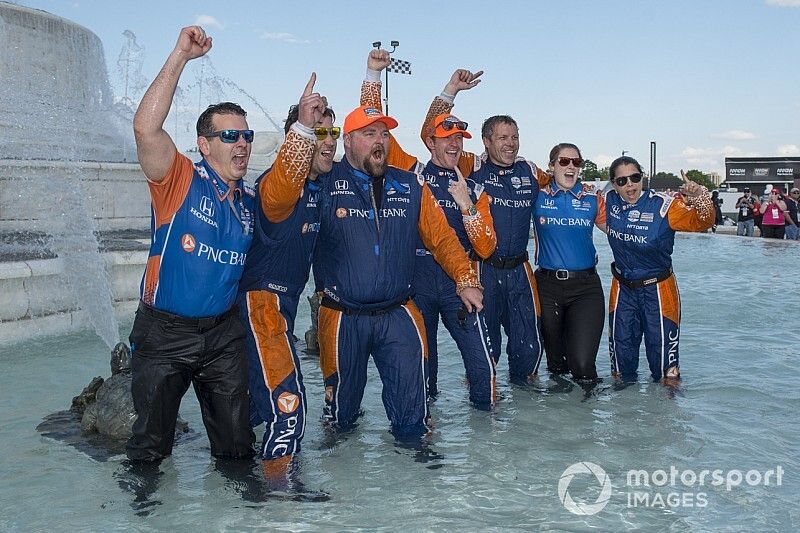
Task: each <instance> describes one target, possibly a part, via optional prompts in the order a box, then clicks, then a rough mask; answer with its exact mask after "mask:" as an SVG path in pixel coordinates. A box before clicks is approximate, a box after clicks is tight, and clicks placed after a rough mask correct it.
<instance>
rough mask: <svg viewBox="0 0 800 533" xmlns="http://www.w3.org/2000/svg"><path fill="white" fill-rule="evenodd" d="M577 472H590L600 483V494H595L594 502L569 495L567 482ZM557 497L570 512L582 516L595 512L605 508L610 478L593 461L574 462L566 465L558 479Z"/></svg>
mask: <svg viewBox="0 0 800 533" xmlns="http://www.w3.org/2000/svg"><path fill="white" fill-rule="evenodd" d="M578 474H592V475H594V477H595V479H597V482H598V483H599V484H600V487H601V488H600V494H599V495H598V496H597V499H596V500H595V502H594V503H586V502H582V501H575V500H574V499H573V498H572V496H571V495H570V493H569V490H568V489H569V484H570V483H571V482H572V479H573V478H574V477H575V476H576V475H578ZM558 498H559V499H560V500H561V503H562V505H564V508H565V509H566V510H567V511H569V512H570V513H572V514H576V515H583V516H586V515H594V514H597V513H599V512H600V511H602V510H603V509H604V508H605V506H606V504H607V503H608V500H609V499H610V498H611V480H610V479H608V474H606V471H605V470H603V468H602V467H600V466H598V465H596V464H594V463H590V462H588V461H584V462H582V463H575V464H573V465H570V466H568V467H567V469H566V470H564V473H563V474H561V478H560V479H559V480H558Z"/></svg>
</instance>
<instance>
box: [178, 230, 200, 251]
mask: <svg viewBox="0 0 800 533" xmlns="http://www.w3.org/2000/svg"><path fill="white" fill-rule="evenodd" d="M181 246H182V247H183V251H184V252H186V253H187V254H190V253H192V252H194V248H195V246H197V241H195V240H194V235H192V234H191V233H184V235H183V237H181Z"/></svg>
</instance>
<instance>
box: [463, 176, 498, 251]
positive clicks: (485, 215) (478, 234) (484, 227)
mask: <svg viewBox="0 0 800 533" xmlns="http://www.w3.org/2000/svg"><path fill="white" fill-rule="evenodd" d="M475 207H476V208H477V209H478V213H477V214H476V215H475V216H472V217H466V216H465V217H464V229H466V230H467V236H468V237H469V242H470V244H472V249H473V250H475V253H476V254H478V255H479V256H480V257H482V258H483V259H486V258H487V257H489V256H490V255H492V254H493V253H494V250H495V248H497V234H495V232H494V220H493V219H492V213H491V210H490V208H489V195H488V194H486V193H485V192H481V196H480V198H478V201H477V202H476V203H475Z"/></svg>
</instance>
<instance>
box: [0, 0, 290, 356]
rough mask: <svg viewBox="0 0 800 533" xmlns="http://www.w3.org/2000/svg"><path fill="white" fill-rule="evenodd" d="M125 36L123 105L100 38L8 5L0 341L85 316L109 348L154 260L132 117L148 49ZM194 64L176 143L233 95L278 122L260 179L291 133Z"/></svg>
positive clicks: (255, 157)
mask: <svg viewBox="0 0 800 533" xmlns="http://www.w3.org/2000/svg"><path fill="white" fill-rule="evenodd" d="M123 36H124V38H125V43H124V45H123V46H122V51H121V52H120V54H119V56H118V60H117V62H116V63H117V65H116V66H117V70H118V73H119V75H120V77H121V83H120V85H121V87H120V90H121V92H122V94H123V96H121V97H120V98H119V99H117V100H116V101H115V99H114V96H113V93H112V91H111V86H110V84H109V81H108V77H107V75H106V65H105V60H104V54H103V47H102V44H101V42H100V40H99V39H98V37H97V36H96V35H94V34H93V33H92V32H91V31H89V30H88V29H86V28H83V27H82V26H79V25H77V24H75V23H73V22H71V21H68V20H65V19H62V18H60V17H57V16H54V15H51V14H49V13H46V12H44V11H39V10H34V9H29V8H26V7H22V6H18V5H14V4H9V3H6V2H2V1H0V51H2V53H0V77H2V79H3V80H4V83H3V84H2V86H0V343H2V342H7V341H12V342H13V341H18V340H24V339H25V338H31V337H35V336H38V335H44V334H53V333H61V332H66V331H70V330H74V329H81V328H82V327H84V325H85V324H86V320H85V318H86V316H87V315H88V318H89V320H90V322H91V324H92V326H93V327H94V329H95V331H96V332H97V334H98V335H99V336H100V337H101V338H102V339H103V340H104V341H105V342H106V343H107V344H108V346H109V348H111V347H113V346H114V345H115V344H116V342H117V340H118V326H117V325H116V321H115V318H114V307H113V306H112V304H114V303H115V301H116V310H117V312H118V313H124V314H127V313H130V312H131V311H132V310H133V309H134V308H135V305H136V301H137V300H138V285H139V280H140V279H141V273H142V270H143V267H144V263H145V262H146V259H147V254H146V252H145V251H144V250H146V248H147V245H146V244H144V243H142V242H138V241H136V240H135V238H138V239H140V241H146V240H147V239H146V238H147V236H148V231H149V227H150V216H149V214H150V209H149V207H150V198H149V194H148V191H147V187H146V186H145V183H144V179H143V177H142V175H141V169H140V168H139V165H138V164H135V163H133V162H132V161H134V160H135V143H134V142H133V135H132V127H131V121H132V117H133V109H134V108H135V106H136V100H137V99H138V98H139V97H140V96H141V94H142V93H143V90H144V88H145V87H146V84H147V79H148V78H146V77H145V76H144V75H143V74H142V72H141V67H142V62H143V61H142V59H143V54H144V48H143V47H142V46H141V45H139V44H138V43H137V41H136V35H135V34H134V33H133V32H131V31H129V30H127V31H125V32H124V33H123ZM20 64H24V65H26V69H25V71H24V73H23V74H20V73H19V72H18V70H19V69H18V68H17V67H18V65H20ZM190 69H192V70H194V73H195V80H196V81H194V82H193V83H189V84H184V85H183V86H182V87H180V88H179V91H178V94H176V99H175V105H174V106H173V110H172V113H171V116H170V117H169V118H168V120H167V127H168V128H169V129H172V126H173V124H174V128H175V131H174V132H171V133H173V135H174V139H175V141H176V144H177V145H178V146H179V147H182V148H184V149H185V148H187V147H188V146H191V145H193V143H194V139H195V134H194V121H195V120H196V117H197V115H198V113H197V108H203V107H205V106H206V105H208V104H209V103H212V102H215V101H221V100H225V99H231V97H230V96H229V95H228V94H226V93H230V94H233V93H236V95H237V96H235V97H233V98H244V99H245V100H246V101H245V102H244V103H245V107H251V108H253V110H254V111H256V112H255V113H254V114H253V115H251V116H252V117H253V118H254V119H255V120H254V122H256V123H258V122H259V121H260V120H261V116H260V115H263V117H265V118H266V121H265V124H264V125H265V126H267V127H268V128H269V125H268V124H271V127H272V128H274V129H275V131H274V132H258V135H257V136H256V142H255V143H254V145H253V154H252V156H251V173H250V174H249V176H248V179H252V178H254V177H255V176H257V175H258V174H260V173H261V172H262V171H263V170H264V169H266V168H267V167H268V166H269V165H270V164H271V162H272V160H273V159H274V156H275V153H276V152H277V148H278V146H279V144H280V142H281V140H282V139H283V132H282V131H281V129H280V127H279V126H278V124H277V123H276V122H275V121H274V120H272V118H271V117H270V115H269V113H268V112H267V110H266V109H264V107H263V106H261V105H260V104H259V103H258V102H257V101H256V100H255V98H253V97H252V96H251V95H250V94H249V93H247V92H246V91H245V90H243V89H242V88H241V87H239V86H238V85H236V84H235V83H233V82H232V81H230V80H228V79H226V78H224V77H222V76H219V75H218V74H217V73H216V69H215V68H214V65H213V64H212V63H211V61H210V59H209V58H208V57H206V58H204V59H203V60H202V61H197V62H193V63H192V64H190ZM190 100H191V104H192V105H191V106H190V105H189V101H190ZM195 106H197V107H195ZM259 114H260V115H259ZM189 115H191V118H189ZM183 119H185V120H183ZM267 123H268V124H267ZM179 125H180V126H181V127H180V128H179ZM180 130H185V132H186V133H184V132H183V131H180ZM179 133H180V134H181V135H180V137H179ZM118 232H124V233H125V236H126V237H127V239H126V240H123V241H118V242H120V243H121V245H120V246H117V247H116V249H117V250H121V251H118V252H107V251H106V252H104V253H98V243H97V237H96V235H98V234H102V235H103V236H104V237H106V241H107V240H108V239H107V237H108V236H109V234H113V235H116V234H117V233H118ZM131 233H133V236H132V237H133V238H134V239H132V238H131ZM126 246H127V247H126ZM131 250H133V251H131ZM137 250H138V251H137ZM107 267H110V268H111V273H110V274H109V271H108V269H107ZM110 280H112V281H113V283H112V281H110ZM79 310H80V311H79Z"/></svg>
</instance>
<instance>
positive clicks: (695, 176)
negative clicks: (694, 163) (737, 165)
mask: <svg viewBox="0 0 800 533" xmlns="http://www.w3.org/2000/svg"><path fill="white" fill-rule="evenodd" d="M686 177H687V178H689V179H690V180H692V181H693V182H695V183H697V184H698V185H705V186H706V187H707V188H708V190H709V191H710V190H713V189H716V187H715V186H714V182H713V181H711V176H709V175H708V174H704V173H703V172H700V171H699V170H694V169H692V170H690V171H688V172H687V173H686Z"/></svg>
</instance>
